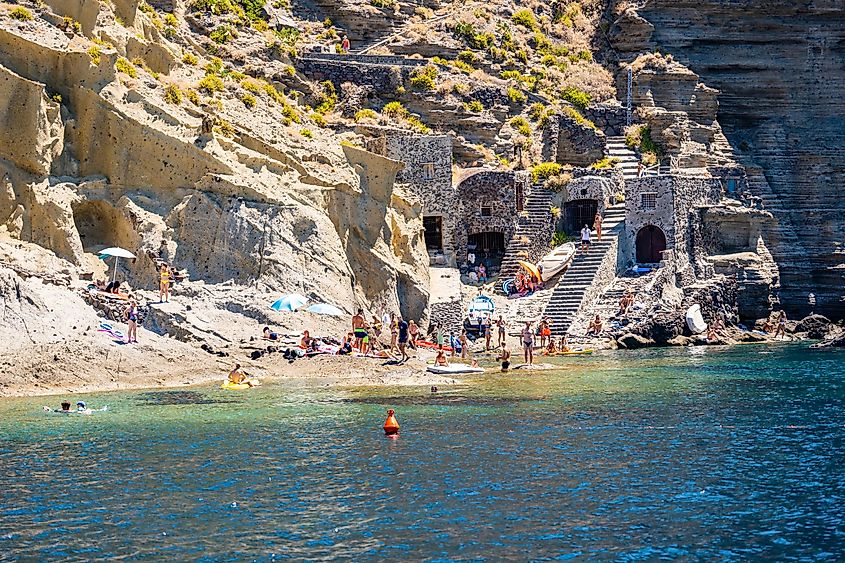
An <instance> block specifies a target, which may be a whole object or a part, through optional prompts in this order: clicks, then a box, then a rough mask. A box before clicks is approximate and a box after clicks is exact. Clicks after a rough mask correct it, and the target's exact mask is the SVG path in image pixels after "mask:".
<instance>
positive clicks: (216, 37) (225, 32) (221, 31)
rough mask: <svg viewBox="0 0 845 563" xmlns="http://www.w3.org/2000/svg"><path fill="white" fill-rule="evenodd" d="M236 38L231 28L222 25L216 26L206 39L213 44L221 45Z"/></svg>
mask: <svg viewBox="0 0 845 563" xmlns="http://www.w3.org/2000/svg"><path fill="white" fill-rule="evenodd" d="M236 36H237V32H236V31H235V30H234V29H233V28H232V27H230V26H228V25H226V24H223V25H220V26H217V28H216V29H215V30H214V31H212V32H211V34H210V35H209V36H208V37H209V38H210V39H211V40H212V41H214V42H215V43H219V44H221V45H222V44H223V43H228V42H229V40H230V39H233V38H235V37H236Z"/></svg>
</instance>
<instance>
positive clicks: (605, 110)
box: [582, 89, 628, 137]
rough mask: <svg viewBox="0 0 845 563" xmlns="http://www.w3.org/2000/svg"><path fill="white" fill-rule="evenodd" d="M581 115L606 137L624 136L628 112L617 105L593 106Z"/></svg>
mask: <svg viewBox="0 0 845 563" xmlns="http://www.w3.org/2000/svg"><path fill="white" fill-rule="evenodd" d="M621 92H625V90H624V89H623V90H621ZM582 114H583V115H584V117H586V118H587V119H589V120H590V121H592V122H593V123H595V124H596V127H598V128H599V130H600V131H602V132H603V133H604V134H605V135H607V136H608V137H615V136H622V135H624V134H625V124H626V123H627V119H628V112H627V110H626V109H625V108H624V107H623V106H621V105H619V104H611V103H604V104H593V105H591V106H589V107H588V108H587V109H585V110H584V111H583V112H582Z"/></svg>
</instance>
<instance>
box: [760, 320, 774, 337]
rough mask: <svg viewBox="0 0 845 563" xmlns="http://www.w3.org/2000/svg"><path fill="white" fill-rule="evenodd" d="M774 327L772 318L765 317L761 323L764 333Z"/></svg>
mask: <svg viewBox="0 0 845 563" xmlns="http://www.w3.org/2000/svg"><path fill="white" fill-rule="evenodd" d="M774 329H775V325H774V324H773V323H772V319H770V318H766V322H765V323H764V324H763V332H765V333H766V334H768V333H770V332H772V331H773V330H774Z"/></svg>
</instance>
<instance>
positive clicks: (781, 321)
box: [775, 310, 786, 338]
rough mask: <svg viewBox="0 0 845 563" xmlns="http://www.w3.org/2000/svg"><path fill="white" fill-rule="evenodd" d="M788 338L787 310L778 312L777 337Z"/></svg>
mask: <svg viewBox="0 0 845 563" xmlns="http://www.w3.org/2000/svg"><path fill="white" fill-rule="evenodd" d="M780 337H783V338H786V311H784V310H781V311H780V313H778V327H777V328H776V329H775V338H780Z"/></svg>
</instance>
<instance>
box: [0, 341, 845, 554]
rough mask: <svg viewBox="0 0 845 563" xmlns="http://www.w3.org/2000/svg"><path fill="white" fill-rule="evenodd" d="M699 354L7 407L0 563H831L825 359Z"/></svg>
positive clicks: (838, 436) (835, 508) (831, 382)
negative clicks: (431, 385) (696, 562)
mask: <svg viewBox="0 0 845 563" xmlns="http://www.w3.org/2000/svg"><path fill="white" fill-rule="evenodd" d="M759 352H771V353H765V354H761V353H759ZM699 354H700V353H698V352H697V353H696V354H695V355H693V354H690V353H689V352H688V351H685V350H667V351H644V352H636V353H628V354H621V353H608V354H603V355H597V356H594V357H592V358H585V359H579V361H573V360H568V361H566V362H562V363H561V365H560V367H561V369H560V370H559V371H554V372H543V373H536V374H531V375H529V376H523V375H516V374H514V375H510V376H507V377H505V376H501V375H489V376H485V377H484V378H483V379H481V380H478V381H474V382H468V384H467V385H464V386H460V387H457V388H455V389H453V390H445V392H442V393H440V394H438V395H437V396H432V395H431V394H430V393H429V391H428V389H418V388H412V389H399V390H397V389H349V390H328V391H321V392H318V391H313V390H310V389H307V388H302V387H299V388H297V387H294V388H291V387H289V386H286V385H282V384H278V385H267V386H265V387H262V388H258V389H254V390H250V391H249V392H247V393H240V394H234V393H228V394H227V393H225V392H223V391H220V390H218V389H214V388H211V387H209V388H204V389H203V388H199V389H192V390H191V391H190V392H187V393H184V392H182V394H174V393H171V392H134V393H132V392H125V393H115V394H104V395H94V396H89V397H87V398H86V400H87V401H88V403H89V404H90V405H93V406H95V407H96V406H100V405H103V404H108V405H109V411H108V412H104V413H96V414H95V415H93V416H90V417H76V416H61V415H50V414H46V413H44V412H42V411H41V409H40V406H41V405H42V404H47V402H50V401H52V402H58V400H59V398H49V399H47V398H38V399H15V400H5V401H2V402H0V467H2V468H4V470H3V471H2V472H0V491H2V492H0V495H2V497H0V498H2V504H0V560H13V559H37V560H45V559H50V560H53V559H67V560H92V559H106V558H109V559H128V560H137V559H159V560H185V559H192V560H202V561H226V560H232V561H234V560H261V561H270V560H275V559H284V558H293V559H308V560H324V559H334V558H339V557H344V558H349V559H355V560H377V559H385V558H388V557H391V558H402V559H411V560H419V559H435V560H449V559H492V560H502V559H513V560H529V559H531V560H539V559H558V558H559V559H566V558H576V559H598V560H606V559H613V560H629V561H637V560H653V559H658V558H681V559H707V560H740V559H748V558H754V559H757V558H766V559H771V560H831V561H834V560H843V559H845V547H843V546H845V498H843V497H845V439H844V438H843V436H845V410H844V409H843V406H845V355H843V354H842V353H839V352H833V353H824V354H820V353H811V352H809V351H806V350H803V349H799V348H794V347H782V348H781V347H778V348H760V347H740V348H735V349H732V350H712V351H711V350H708V351H707V352H706V353H705V354H703V355H699ZM388 407H392V408H396V409H397V414H398V416H399V421H400V423H401V424H402V434H401V436H400V437H399V438H398V439H397V440H388V439H385V437H384V436H382V435H381V433H380V426H381V424H382V422H383V419H384V411H385V409H386V408H388Z"/></svg>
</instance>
